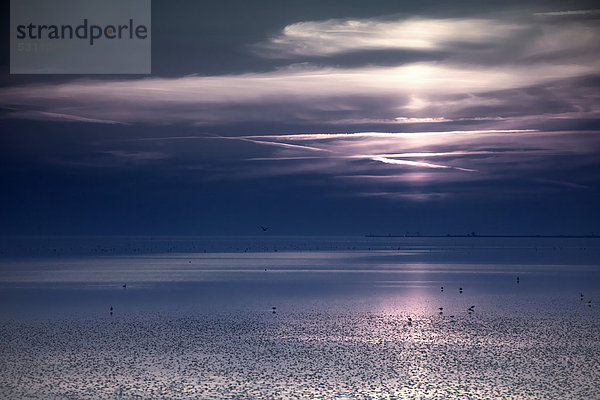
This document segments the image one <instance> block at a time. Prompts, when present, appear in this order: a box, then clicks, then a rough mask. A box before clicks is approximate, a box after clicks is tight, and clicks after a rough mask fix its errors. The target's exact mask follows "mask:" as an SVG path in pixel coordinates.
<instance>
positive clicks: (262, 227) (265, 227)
mask: <svg viewBox="0 0 600 400" xmlns="http://www.w3.org/2000/svg"><path fill="white" fill-rule="evenodd" d="M269 228H270V226H262V225H261V229H262V230H263V232H266V231H267V230H268V229H269Z"/></svg>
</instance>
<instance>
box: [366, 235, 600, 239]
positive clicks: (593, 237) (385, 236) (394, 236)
mask: <svg viewBox="0 0 600 400" xmlns="http://www.w3.org/2000/svg"><path fill="white" fill-rule="evenodd" d="M365 237H371V238H523V239H525V238H533V239H600V235H365Z"/></svg>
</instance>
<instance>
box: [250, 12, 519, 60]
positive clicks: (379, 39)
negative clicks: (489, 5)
mask: <svg viewBox="0 0 600 400" xmlns="http://www.w3.org/2000/svg"><path fill="white" fill-rule="evenodd" d="M521 29H523V27H522V26H519V25H517V24H514V23H506V22H501V21H491V20H486V19H458V18H455V19H431V18H410V19H402V20H391V21H390V20H381V19H330V20H327V21H308V22H298V23H295V24H291V25H288V26H286V27H285V28H284V29H283V31H282V32H281V34H279V35H277V36H274V37H273V38H271V39H270V40H269V41H268V42H266V43H261V44H259V45H257V46H256V47H255V48H256V49H257V51H258V52H259V53H260V54H261V55H264V56H266V57H274V58H286V57H296V56H331V55H337V54H340V53H348V52H355V51H364V50H439V49H443V48H445V46H447V45H448V44H451V43H468V44H471V45H473V44H484V43H490V42H495V41H498V40H502V39H503V38H506V37H509V36H510V35H511V34H512V33H513V32H515V31H519V30H521Z"/></svg>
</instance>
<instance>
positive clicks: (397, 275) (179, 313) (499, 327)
mask: <svg viewBox="0 0 600 400" xmlns="http://www.w3.org/2000/svg"><path fill="white" fill-rule="evenodd" d="M0 398H6V399H25V398H28V399H561V400H564V399H600V238H595V237H587V238H585V237H583V238H582V237H580V238H572V237H554V238H543V237H540V238H532V237H520V238H519V237H503V238H502V237H360V236H355V237H344V236H327V237H318V236H311V237H305V236H295V237H291V236H285V237H283V236H272V235H269V234H268V233H265V235H262V236H243V237H242V236H240V237H189V236H186V237H131V236H123V237H114V236H113V237H2V238H0Z"/></svg>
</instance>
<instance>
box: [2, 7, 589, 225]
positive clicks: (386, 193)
mask: <svg viewBox="0 0 600 400" xmlns="http://www.w3.org/2000/svg"><path fill="white" fill-rule="evenodd" d="M2 7H3V9H2V12H1V13H0V14H1V15H2V17H1V18H2V29H3V31H2V32H3V37H4V40H3V41H2V49H3V51H2V56H1V58H0V187H2V190H1V191H0V221H2V223H1V224H0V234H2V235H253V234H262V229H260V226H261V225H262V226H269V227H270V229H269V231H268V234H269V235H362V234H405V233H406V232H409V233H416V232H419V233H421V234H425V235H428V234H429V235H438V234H441V235H443V234H447V233H450V234H465V233H470V232H476V233H478V234H592V233H595V234H600V211H599V205H600V157H599V154H600V124H599V122H600V101H599V100H600V90H599V89H600V9H598V7H594V5H593V3H592V2H586V1H569V2H567V1H502V2H481V1H469V2H460V1H459V2H447V1H427V0H425V1H418V2H416V1H407V2H404V1H383V0H382V1H370V2H364V1H358V2H352V1H301V2H300V1H294V2H291V1H245V0H232V1H194V0H178V1H158V0H155V1H153V2H152V74H150V75H11V74H9V67H8V66H9V55H8V48H9V45H8V37H9V26H8V23H9V19H8V18H9V17H8V15H9V12H8V11H9V2H7V1H2ZM107 62H108V61H107Z"/></svg>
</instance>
